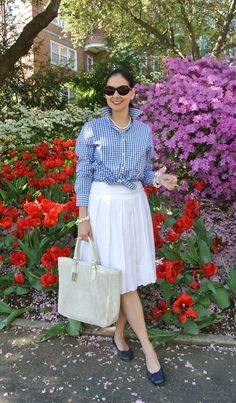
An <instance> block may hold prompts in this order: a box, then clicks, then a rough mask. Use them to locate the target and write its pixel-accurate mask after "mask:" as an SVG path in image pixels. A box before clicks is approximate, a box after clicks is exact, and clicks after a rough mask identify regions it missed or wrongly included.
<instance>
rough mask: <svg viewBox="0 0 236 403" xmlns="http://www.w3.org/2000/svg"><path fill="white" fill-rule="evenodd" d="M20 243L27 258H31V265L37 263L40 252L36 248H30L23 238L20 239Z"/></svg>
mask: <svg viewBox="0 0 236 403" xmlns="http://www.w3.org/2000/svg"><path fill="white" fill-rule="evenodd" d="M18 242H19V245H20V247H21V249H22V250H23V252H25V254H26V256H27V258H28V259H29V265H30V266H32V265H33V264H35V263H37V260H38V253H36V251H35V250H34V249H31V248H29V247H28V246H27V245H26V244H25V243H24V242H23V241H22V240H21V239H18Z"/></svg>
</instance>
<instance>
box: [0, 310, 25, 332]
mask: <svg viewBox="0 0 236 403" xmlns="http://www.w3.org/2000/svg"><path fill="white" fill-rule="evenodd" d="M25 312H26V308H19V309H13V310H12V312H11V313H10V315H8V316H7V317H6V318H5V319H4V320H2V321H1V323H0V329H4V328H5V327H9V325H10V324H11V323H12V322H13V321H14V320H15V319H16V318H17V317H18V316H21V315H23V313H25Z"/></svg>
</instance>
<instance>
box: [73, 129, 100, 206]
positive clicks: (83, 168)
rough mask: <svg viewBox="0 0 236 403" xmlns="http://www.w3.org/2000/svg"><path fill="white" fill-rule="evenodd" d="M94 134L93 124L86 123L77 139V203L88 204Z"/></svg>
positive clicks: (91, 176)
mask: <svg viewBox="0 0 236 403" xmlns="http://www.w3.org/2000/svg"><path fill="white" fill-rule="evenodd" d="M94 151H95V145H94V134H93V129H92V126H91V124H90V123H89V122H88V123H85V125H84V126H83V127H82V130H81V132H80V134H79V135H78V137H77V140H76V146H75V153H76V155H77V157H78V161H77V165H76V181H75V193H76V205H77V206H88V201H89V193H90V189H91V184H92V180H93V173H94V169H93V162H94Z"/></svg>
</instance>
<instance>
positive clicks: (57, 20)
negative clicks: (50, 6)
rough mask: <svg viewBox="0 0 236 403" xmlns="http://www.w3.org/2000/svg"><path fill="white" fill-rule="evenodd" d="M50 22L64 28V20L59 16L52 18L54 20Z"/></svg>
mask: <svg viewBox="0 0 236 403" xmlns="http://www.w3.org/2000/svg"><path fill="white" fill-rule="evenodd" d="M52 24H54V25H57V26H58V27H60V28H64V26H65V22H64V21H63V20H62V19H61V18H60V17H56V18H54V20H52Z"/></svg>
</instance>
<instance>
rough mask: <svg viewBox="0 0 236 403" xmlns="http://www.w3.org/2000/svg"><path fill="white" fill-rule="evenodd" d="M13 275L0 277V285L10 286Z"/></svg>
mask: <svg viewBox="0 0 236 403" xmlns="http://www.w3.org/2000/svg"><path fill="white" fill-rule="evenodd" d="M13 277H14V275H13V274H6V275H5V276H2V275H0V283H9V284H12V279H13Z"/></svg>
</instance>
